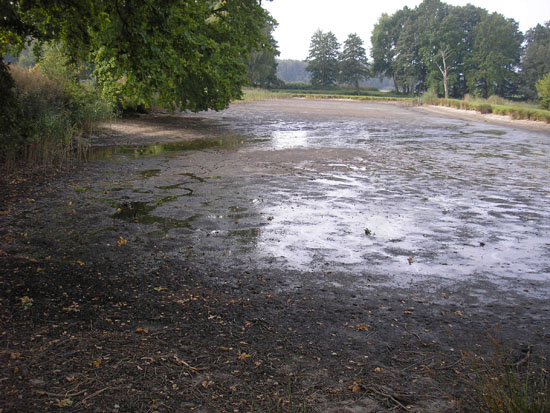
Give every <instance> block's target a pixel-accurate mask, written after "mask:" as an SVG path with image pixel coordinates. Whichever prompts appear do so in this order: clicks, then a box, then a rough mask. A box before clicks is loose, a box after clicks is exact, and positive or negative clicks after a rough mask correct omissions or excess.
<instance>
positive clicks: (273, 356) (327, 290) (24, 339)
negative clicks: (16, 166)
mask: <svg viewBox="0 0 550 413" xmlns="http://www.w3.org/2000/svg"><path fill="white" fill-rule="evenodd" d="M92 143H93V145H92V149H91V152H90V154H89V157H88V158H89V161H88V162H87V163H86V164H84V165H83V166H82V167H81V168H79V170H78V171H74V172H73V173H71V175H69V176H62V177H56V178H54V179H50V180H48V181H46V182H44V183H43V184H42V185H40V186H38V187H37V186H36V185H32V182H28V181H19V182H18V181H17V180H13V181H12V182H11V183H7V184H5V192H4V193H5V194H6V197H5V198H6V202H5V205H4V206H3V207H2V211H1V213H2V215H0V222H1V225H2V228H3V239H2V241H1V242H2V244H1V247H0V249H1V254H0V259H1V261H2V263H3V266H4V268H5V269H4V272H3V274H2V279H1V281H2V283H3V284H4V286H3V288H4V291H5V293H4V294H3V297H2V307H3V311H4V315H3V319H2V324H3V328H4V331H5V333H4V334H3V336H2V342H3V348H4V355H3V357H4V358H3V360H4V363H5V364H6V365H7V366H8V367H9V369H7V370H5V371H9V373H5V374H4V375H3V381H4V383H5V388H6V392H4V394H5V396H3V398H4V402H5V403H6V406H8V411H12V410H13V411H25V407H26V405H25V400H27V401H28V403H31V404H30V405H32V406H34V408H42V409H45V410H47V409H52V410H55V409H56V408H58V405H59V403H60V401H61V400H64V399H67V398H68V399H70V400H71V403H74V404H75V405H76V407H78V409H81V410H86V409H90V411H95V410H94V409H96V410H97V411H101V410H102V409H103V410H105V411H154V410H156V411H191V410H194V411H300V410H298V409H300V408H302V407H305V409H306V410H307V411H350V412H351V411H364V412H370V411H372V412H376V411H390V410H394V409H401V410H408V411H433V412H436V411H458V410H461V409H464V410H466V411H467V410H468V409H470V408H471V406H472V403H474V402H473V401H472V399H471V396H472V394H471V385H470V384H469V382H468V377H469V376H468V374H469V373H468V372H469V370H468V366H467V363H466V362H465V361H464V358H463V355H464V354H465V353H480V354H485V353H489V352H490V348H489V347H490V342H491V339H490V337H495V336H496V337H498V340H499V341H500V342H501V343H502V345H504V346H506V348H509V349H510V351H511V352H512V354H513V355H514V357H518V359H520V358H521V357H523V355H524V352H525V351H526V350H525V349H531V348H534V349H536V354H537V356H538V357H547V356H549V349H550V345H549V343H550V303H549V302H548V296H549V295H550V187H549V184H548V182H549V178H550V169H549V168H550V132H548V131H547V130H527V129H525V128H516V127H514V126H513V125H503V124H496V123H495V124H490V125H488V124H487V123H485V122H478V121H476V120H472V119H467V120H465V119H459V118H454V117H451V116H449V115H447V114H440V113H426V112H425V111H422V110H420V109H417V108H411V107H403V106H398V105H388V104H373V103H361V102H333V101H330V102H329V101H310V100H299V99H293V100H279V101H270V102H260V103H253V104H241V105H233V106H232V107H230V108H229V109H228V110H226V111H222V112H208V113H201V114H196V115H193V114H181V115H155V116H144V117H141V118H137V119H134V120H126V121H124V122H122V123H119V124H116V125H114V126H112V127H111V129H110V132H109V133H105V134H102V135H98V136H96V137H94V138H93V140H92ZM8 194H10V195H8ZM23 297H27V298H28V299H31V300H32V302H30V304H29V302H28V301H25V300H24V299H23V300H22V298H23ZM25 303H27V304H26V305H25ZM29 325H32V326H33V328H34V329H35V330H36V332H35V334H36V335H35V336H32V335H29V334H30V333H29V330H28V329H29V328H30V327H29ZM40 331H42V333H40ZM26 334H27V335H26ZM56 334H58V336H56ZM41 337H42V338H41ZM56 340H57V341H56ZM52 343H53V344H52ZM87 343H90V344H87ZM56 346H57V347H56ZM38 348H43V349H50V350H49V351H51V354H50V355H49V356H48V357H50V358H47V352H46V353H44V352H42V353H40V352H39V351H38V350H37V349H38ZM529 351H531V350H529ZM14 354H15V356H13V355H14ZM132 354H136V357H133V356H132ZM55 355H58V356H59V358H58V357H55ZM137 355H139V357H138V356H137ZM52 359H53V360H55V361H53V362H52V361H51V360H52ZM98 359H101V360H103V363H104V367H101V366H96V365H94V363H93V362H94V361H95V362H96V364H97V360H98ZM178 360H179V361H178ZM52 364H53V365H52ZM56 366H57V367H56ZM176 367H177V368H176ZM15 369H17V371H15ZM73 370H74V372H73ZM144 370H145V372H144ZM56 371H57V373H56ZM48 372H49V373H48ZM134 373H135V374H134ZM128 374H130V376H131V377H134V375H135V378H132V379H128V378H126V379H125V378H124V377H126V376H127V375H128ZM67 377H70V378H71V377H73V378H74V380H69V381H67V380H68V379H67ZM37 380H38V381H37ZM73 384H79V386H80V387H75V386H74V385H73ZM148 385H149V387H148ZM80 390H86V391H85V392H83V393H81V394H77V393H78V392H79V391H80ZM10 391H12V392H13V394H11V393H9V392H10ZM98 391H101V394H97V395H95V396H92V395H94V394H95V393H96V392H98ZM121 392H124V395H122V393H121ZM153 393H155V394H153ZM52 394H53V395H63V394H65V395H67V397H61V396H51V395H52ZM19 396H22V398H19ZM87 397H88V398H87ZM115 405H116V406H118V407H116V408H115ZM78 409H76V410H75V411H79V410H78ZM98 409H99V410H98ZM109 409H110V410H109ZM293 409H294V410H293Z"/></svg>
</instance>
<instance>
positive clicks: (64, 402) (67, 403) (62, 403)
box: [56, 399, 73, 407]
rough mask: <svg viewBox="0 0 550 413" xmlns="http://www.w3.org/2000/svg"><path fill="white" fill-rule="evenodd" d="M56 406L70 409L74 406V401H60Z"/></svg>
mask: <svg viewBox="0 0 550 413" xmlns="http://www.w3.org/2000/svg"><path fill="white" fill-rule="evenodd" d="M56 405H57V407H70V406H72V405H73V401H72V400H71V399H63V400H58V401H57V403H56Z"/></svg>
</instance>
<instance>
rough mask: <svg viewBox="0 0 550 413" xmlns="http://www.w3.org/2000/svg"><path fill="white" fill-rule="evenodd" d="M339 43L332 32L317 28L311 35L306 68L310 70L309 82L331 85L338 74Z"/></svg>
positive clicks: (320, 85)
mask: <svg viewBox="0 0 550 413" xmlns="http://www.w3.org/2000/svg"><path fill="white" fill-rule="evenodd" d="M339 48H340V44H339V43H338V40H337V39H336V36H335V35H334V33H332V32H328V33H323V32H322V31H321V30H317V31H316V32H315V33H314V34H313V36H312V37H311V43H310V46H309V56H308V58H307V63H308V65H307V67H306V70H307V71H308V72H311V84H312V85H314V86H319V87H332V86H334V85H335V84H336V81H337V76H338V56H339V53H338V49H339Z"/></svg>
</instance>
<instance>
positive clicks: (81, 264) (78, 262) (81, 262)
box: [76, 260, 84, 267]
mask: <svg viewBox="0 0 550 413" xmlns="http://www.w3.org/2000/svg"><path fill="white" fill-rule="evenodd" d="M76 263H77V264H78V265H80V266H81V267H82V266H83V265H84V262H83V261H80V260H76Z"/></svg>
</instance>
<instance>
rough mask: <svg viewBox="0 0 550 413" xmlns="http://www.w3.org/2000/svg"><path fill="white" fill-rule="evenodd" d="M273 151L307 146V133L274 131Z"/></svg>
mask: <svg viewBox="0 0 550 413" xmlns="http://www.w3.org/2000/svg"><path fill="white" fill-rule="evenodd" d="M270 146H271V147H272V148H273V149H289V148H299V147H305V146H307V132H306V131H301V130H296V131H277V130H276V131H273V135H272V139H271V145H270Z"/></svg>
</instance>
